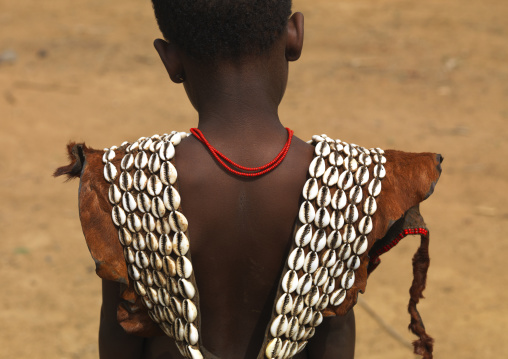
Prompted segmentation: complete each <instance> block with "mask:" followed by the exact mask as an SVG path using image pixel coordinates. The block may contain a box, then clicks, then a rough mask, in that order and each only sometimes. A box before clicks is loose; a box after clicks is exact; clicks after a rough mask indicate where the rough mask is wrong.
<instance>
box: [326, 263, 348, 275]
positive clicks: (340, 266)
mask: <svg viewBox="0 0 508 359" xmlns="http://www.w3.org/2000/svg"><path fill="white" fill-rule="evenodd" d="M344 267H345V265H344V262H343V261H337V263H335V264H334V265H333V266H332V267H331V268H330V272H329V273H330V277H334V278H337V277H338V276H340V275H341V274H342V272H343V271H344Z"/></svg>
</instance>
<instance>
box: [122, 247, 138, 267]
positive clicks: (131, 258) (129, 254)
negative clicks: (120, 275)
mask: <svg viewBox="0 0 508 359" xmlns="http://www.w3.org/2000/svg"><path fill="white" fill-rule="evenodd" d="M123 256H124V257H125V261H126V262H127V263H129V264H132V263H134V262H135V261H136V254H135V253H134V251H133V250H132V248H131V247H125V248H124V249H123Z"/></svg>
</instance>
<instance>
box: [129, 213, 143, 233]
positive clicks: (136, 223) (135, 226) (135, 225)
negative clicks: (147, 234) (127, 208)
mask: <svg viewBox="0 0 508 359" xmlns="http://www.w3.org/2000/svg"><path fill="white" fill-rule="evenodd" d="M141 226H142V225H141V220H140V219H139V217H138V216H137V215H136V214H134V213H129V215H128V216H127V228H129V231H131V232H139V231H140V230H141Z"/></svg>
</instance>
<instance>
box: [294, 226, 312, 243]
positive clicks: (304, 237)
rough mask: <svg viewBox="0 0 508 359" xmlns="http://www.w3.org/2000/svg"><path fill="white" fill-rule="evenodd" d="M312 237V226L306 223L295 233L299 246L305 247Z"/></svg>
mask: <svg viewBox="0 0 508 359" xmlns="http://www.w3.org/2000/svg"><path fill="white" fill-rule="evenodd" d="M311 239H312V226H311V225H310V224H306V225H304V226H302V227H300V228H299V229H298V231H297V232H296V235H295V243H296V245H297V246H298V247H305V246H306V245H307V244H309V242H310V240H311Z"/></svg>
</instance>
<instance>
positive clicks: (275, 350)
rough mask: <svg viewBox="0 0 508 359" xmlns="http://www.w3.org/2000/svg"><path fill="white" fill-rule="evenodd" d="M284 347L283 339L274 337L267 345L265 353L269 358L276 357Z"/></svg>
mask: <svg viewBox="0 0 508 359" xmlns="http://www.w3.org/2000/svg"><path fill="white" fill-rule="evenodd" d="M281 349H282V340H280V338H273V339H272V340H270V341H269V342H268V344H267V346H266V350H265V355H266V357H267V358H270V359H271V358H276V357H277V356H278V355H279V353H280V350H281Z"/></svg>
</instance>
